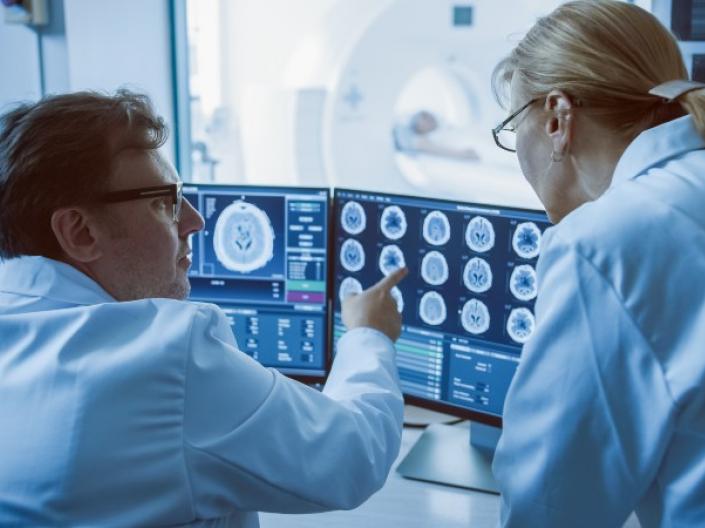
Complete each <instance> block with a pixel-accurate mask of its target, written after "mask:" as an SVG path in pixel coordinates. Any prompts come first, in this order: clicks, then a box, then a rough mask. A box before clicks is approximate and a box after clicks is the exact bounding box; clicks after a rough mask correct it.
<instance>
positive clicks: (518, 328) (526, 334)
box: [507, 308, 535, 344]
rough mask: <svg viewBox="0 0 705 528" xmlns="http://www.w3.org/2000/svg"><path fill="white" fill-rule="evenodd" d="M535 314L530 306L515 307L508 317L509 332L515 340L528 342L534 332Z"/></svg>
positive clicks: (521, 342) (522, 342)
mask: <svg viewBox="0 0 705 528" xmlns="http://www.w3.org/2000/svg"><path fill="white" fill-rule="evenodd" d="M534 326H535V322H534V314H532V313H531V310H529V309H528V308H514V309H513V310H512V311H511V312H510V313H509V317H508V318H507V333H508V334H509V337H511V338H512V339H513V340H514V341H516V342H517V343H520V344H524V343H526V341H528V340H529V338H530V337H531V334H533V333H534Z"/></svg>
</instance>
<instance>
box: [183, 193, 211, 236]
mask: <svg viewBox="0 0 705 528" xmlns="http://www.w3.org/2000/svg"><path fill="white" fill-rule="evenodd" d="M181 207H182V208H183V210H182V211H181V219H180V220H179V235H180V236H182V237H185V236H188V235H190V234H191V233H196V232H197V231H200V230H201V229H203V226H204V225H205V222H204V221H203V217H202V216H201V213H199V212H198V211H197V210H196V208H195V207H194V206H193V205H191V202H189V201H188V200H186V199H184V202H183V204H182V206H181Z"/></svg>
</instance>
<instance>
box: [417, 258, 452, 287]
mask: <svg viewBox="0 0 705 528" xmlns="http://www.w3.org/2000/svg"><path fill="white" fill-rule="evenodd" d="M421 276H422V277H423V280H425V281H426V282H427V283H428V284H431V285H433V286H439V285H441V284H443V283H444V282H445V281H447V280H448V263H447V262H446V258H445V257H444V256H443V254H442V253H440V252H438V251H429V252H428V253H426V255H424V258H423V260H422V261H421Z"/></svg>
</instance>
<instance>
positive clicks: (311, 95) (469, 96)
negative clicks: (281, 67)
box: [241, 0, 559, 207]
mask: <svg viewBox="0 0 705 528" xmlns="http://www.w3.org/2000/svg"><path fill="white" fill-rule="evenodd" d="M558 3H559V2H557V1H555V0H543V1H535V2H534V1H532V2H517V1H516V0H493V1H492V2H489V1H479V0H475V1H459V0H457V1H451V0H354V1H352V0H339V1H338V2H333V3H332V4H331V5H330V6H329V7H328V10H327V12H326V14H325V16H322V17H321V18H320V20H319V23H318V24H317V26H316V27H315V28H314V29H313V30H312V31H307V32H306V36H305V37H303V38H302V39H301V40H300V41H299V42H298V44H297V45H296V46H294V49H293V51H292V52H291V56H290V59H289V61H288V63H287V67H286V71H285V72H283V75H284V83H283V85H284V88H283V89H281V88H278V89H269V88H267V87H262V86H252V87H250V88H249V89H248V90H245V92H244V99H243V101H242V103H243V104H242V105H241V108H242V113H241V119H242V135H243V138H242V139H243V151H244V152H245V153H246V155H245V160H244V164H245V173H246V174H247V175H257V181H258V182H262V181H263V179H264V180H267V179H268V176H267V174H269V175H270V176H271V178H272V179H277V178H278V177H280V176H281V174H290V175H293V178H292V179H291V181H293V182H299V183H301V182H303V183H306V184H309V183H310V184H322V185H331V186H341V187H354V188H369V189H371V190H377V191H388V192H409V193H413V194H428V195H433V196H435V197H449V198H451V197H452V198H453V199H463V200H467V201H473V202H485V203H496V204H506V205H513V206H520V207H540V203H539V202H538V200H537V198H536V197H535V195H534V193H533V191H532V190H531V188H530V187H529V185H528V184H527V183H526V182H525V181H524V179H523V177H522V175H521V172H520V170H519V166H518V163H517V161H516V156H515V155H513V154H511V153H508V152H505V151H502V150H500V149H498V148H497V147H496V146H495V144H494V141H493V139H492V136H491V133H490V130H491V129H492V128H493V127H494V126H495V125H496V124H497V122H499V121H500V120H501V119H502V118H503V117H504V116H505V115H506V110H503V109H502V108H501V107H500V106H499V105H498V104H497V102H496V101H495V98H494V96H493V94H492V89H491V85H490V79H491V74H492V70H493V68H494V67H495V65H496V64H497V62H498V61H499V60H500V59H501V58H502V57H504V56H505V55H506V54H507V53H508V52H509V51H510V50H511V49H512V47H513V45H514V44H515V43H516V42H517V41H518V39H519V38H520V37H521V35H522V34H523V32H524V31H526V30H527V29H528V28H529V27H530V26H531V25H532V24H533V23H534V21H535V20H536V18H537V17H538V16H540V15H542V14H545V13H547V12H548V11H550V10H551V9H552V8H553V7H555V5H557V4H558ZM512 35H513V36H512ZM419 110H429V111H431V112H433V113H434V114H435V115H436V116H437V117H438V118H439V120H440V122H441V123H442V124H443V125H442V130H441V131H440V132H441V133H440V135H439V141H443V137H444V136H445V138H446V140H449V141H452V137H451V136H454V137H455V138H456V141H457V140H460V141H461V142H466V143H469V144H470V145H471V146H472V148H473V149H474V150H475V151H476V152H477V153H478V155H479V158H480V159H479V161H468V160H457V159H450V158H444V157H441V156H437V155H428V154H421V153H416V154H413V153H412V154H410V153H404V152H400V151H398V150H397V149H396V148H395V143H394V138H393V134H392V130H393V128H394V126H395V124H398V123H399V121H400V119H401V118H402V117H403V116H405V115H409V114H410V113H413V112H415V111H419ZM262 138H267V140H266V141H263V140H262ZM273 161H274V163H275V165H272V163H273Z"/></svg>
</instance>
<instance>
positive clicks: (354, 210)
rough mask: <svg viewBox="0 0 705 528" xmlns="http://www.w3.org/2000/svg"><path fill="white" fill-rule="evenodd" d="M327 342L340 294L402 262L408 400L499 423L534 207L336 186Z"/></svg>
mask: <svg viewBox="0 0 705 528" xmlns="http://www.w3.org/2000/svg"><path fill="white" fill-rule="evenodd" d="M333 215H334V224H335V228H334V229H335V231H334V255H335V265H334V271H333V280H334V282H333V292H332V294H333V296H334V313H333V329H334V342H337V339H338V338H339V337H340V336H341V335H342V333H343V331H344V326H343V324H342V321H341V317H340V306H341V299H343V298H344V297H345V296H346V295H347V294H348V293H349V292H351V291H360V290H362V289H363V288H367V287H369V286H371V285H372V284H374V283H375V282H377V281H378V280H379V279H381V278H382V276H383V275H386V274H388V273H389V272H390V271H392V270H393V269H395V268H397V267H399V266H400V265H402V264H403V265H406V266H407V267H408V268H409V274H408V276H407V277H406V278H405V279H404V280H403V281H402V282H401V283H400V284H399V286H398V288H395V289H394V290H392V296H393V297H394V298H395V300H396V301H397V306H398V308H400V309H401V312H402V318H403V328H402V334H401V337H400V338H399V340H398V341H397V345H396V348H397V365H398V368H399V377H400V380H401V385H402V390H403V392H404V395H405V397H406V398H407V400H408V401H409V402H411V403H415V404H420V405H422V406H425V407H429V408H431V409H435V410H440V411H444V412H450V413H452V414H455V415H458V416H461V417H465V418H472V419H475V420H479V421H482V422H484V423H488V424H492V425H501V415H502V407H503V405H504V399H505V395H506V392H507V389H508V387H509V383H510V382H511V379H512V377H513V375H514V372H515V371H516V368H517V366H518V363H519V357H520V355H521V347H522V344H523V343H524V342H525V341H526V340H527V339H528V338H529V336H530V335H531V333H532V332H533V330H534V326H535V321H534V315H533V313H534V300H535V297H536V261H537V257H538V254H539V247H540V241H541V236H542V234H543V232H544V231H545V230H546V228H547V227H549V225H550V224H549V221H548V218H547V217H546V214H545V213H543V212H541V211H534V210H524V209H516V208H508V207H494V206H488V205H479V204H468V203H459V202H451V201H444V200H435V199H429V198H418V197H411V196H400V195H391V194H382V193H370V192H364V191H355V190H345V189H336V191H335V195H334V208H333Z"/></svg>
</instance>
